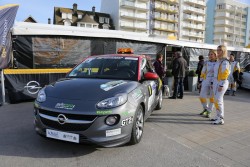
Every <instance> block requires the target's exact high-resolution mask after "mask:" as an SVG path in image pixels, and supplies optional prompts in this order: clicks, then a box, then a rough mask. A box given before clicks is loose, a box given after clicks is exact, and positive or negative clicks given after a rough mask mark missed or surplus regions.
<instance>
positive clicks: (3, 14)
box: [0, 4, 19, 69]
mask: <svg viewBox="0 0 250 167" xmlns="http://www.w3.org/2000/svg"><path fill="white" fill-rule="evenodd" d="M18 7H19V6H18V5H14V4H10V5H4V6H0V69H4V68H7V67H8V66H9V64H10V62H11V56H12V53H11V34H10V29H11V28H12V26H13V24H14V20H15V17H16V13H17V9H18Z"/></svg>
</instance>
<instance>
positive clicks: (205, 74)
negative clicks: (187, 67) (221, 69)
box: [200, 61, 216, 113]
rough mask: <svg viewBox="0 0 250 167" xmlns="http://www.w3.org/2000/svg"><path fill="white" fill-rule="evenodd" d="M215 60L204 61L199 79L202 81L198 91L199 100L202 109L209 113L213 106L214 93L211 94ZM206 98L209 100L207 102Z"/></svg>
mask: <svg viewBox="0 0 250 167" xmlns="http://www.w3.org/2000/svg"><path fill="white" fill-rule="evenodd" d="M215 64H216V61H205V62H204V65H203V68H202V71H201V76H200V81H201V82H202V84H201V85H202V86H201V92H200V101H201V104H202V106H203V109H204V110H206V111H208V112H209V113H211V112H212V111H213V107H214V94H213V80H214V66H215ZM207 98H209V100H210V102H209V104H208V103H207Z"/></svg>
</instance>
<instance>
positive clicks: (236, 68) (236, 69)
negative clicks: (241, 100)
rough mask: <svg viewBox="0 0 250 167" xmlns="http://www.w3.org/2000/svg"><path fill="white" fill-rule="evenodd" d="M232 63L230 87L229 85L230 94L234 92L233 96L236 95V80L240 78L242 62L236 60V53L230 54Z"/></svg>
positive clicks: (229, 79)
mask: <svg viewBox="0 0 250 167" xmlns="http://www.w3.org/2000/svg"><path fill="white" fill-rule="evenodd" d="M229 61H230V63H231V73H230V75H229V77H228V81H229V87H228V94H229V93H230V92H232V96H235V92H236V81H237V80H239V74H240V64H239V62H237V61H235V60H234V54H232V53H231V54H230V59H229Z"/></svg>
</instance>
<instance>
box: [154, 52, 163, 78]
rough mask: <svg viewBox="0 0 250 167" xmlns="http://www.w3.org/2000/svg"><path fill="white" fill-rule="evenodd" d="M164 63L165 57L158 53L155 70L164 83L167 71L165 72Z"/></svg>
mask: <svg viewBox="0 0 250 167" xmlns="http://www.w3.org/2000/svg"><path fill="white" fill-rule="evenodd" d="M162 61H163V55H162V54H160V53H158V54H157V55H156V60H155V62H154V64H153V65H154V68H155V72H156V73H157V74H158V76H159V77H160V79H161V81H162V82H163V78H164V75H165V71H164V66H163V63H162Z"/></svg>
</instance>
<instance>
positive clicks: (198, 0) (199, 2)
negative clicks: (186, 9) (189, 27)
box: [184, 0, 206, 8]
mask: <svg viewBox="0 0 250 167" xmlns="http://www.w3.org/2000/svg"><path fill="white" fill-rule="evenodd" d="M184 2H185V3H187V4H190V5H196V6H200V7H203V8H205V7H206V3H205V1H203V0H184Z"/></svg>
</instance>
